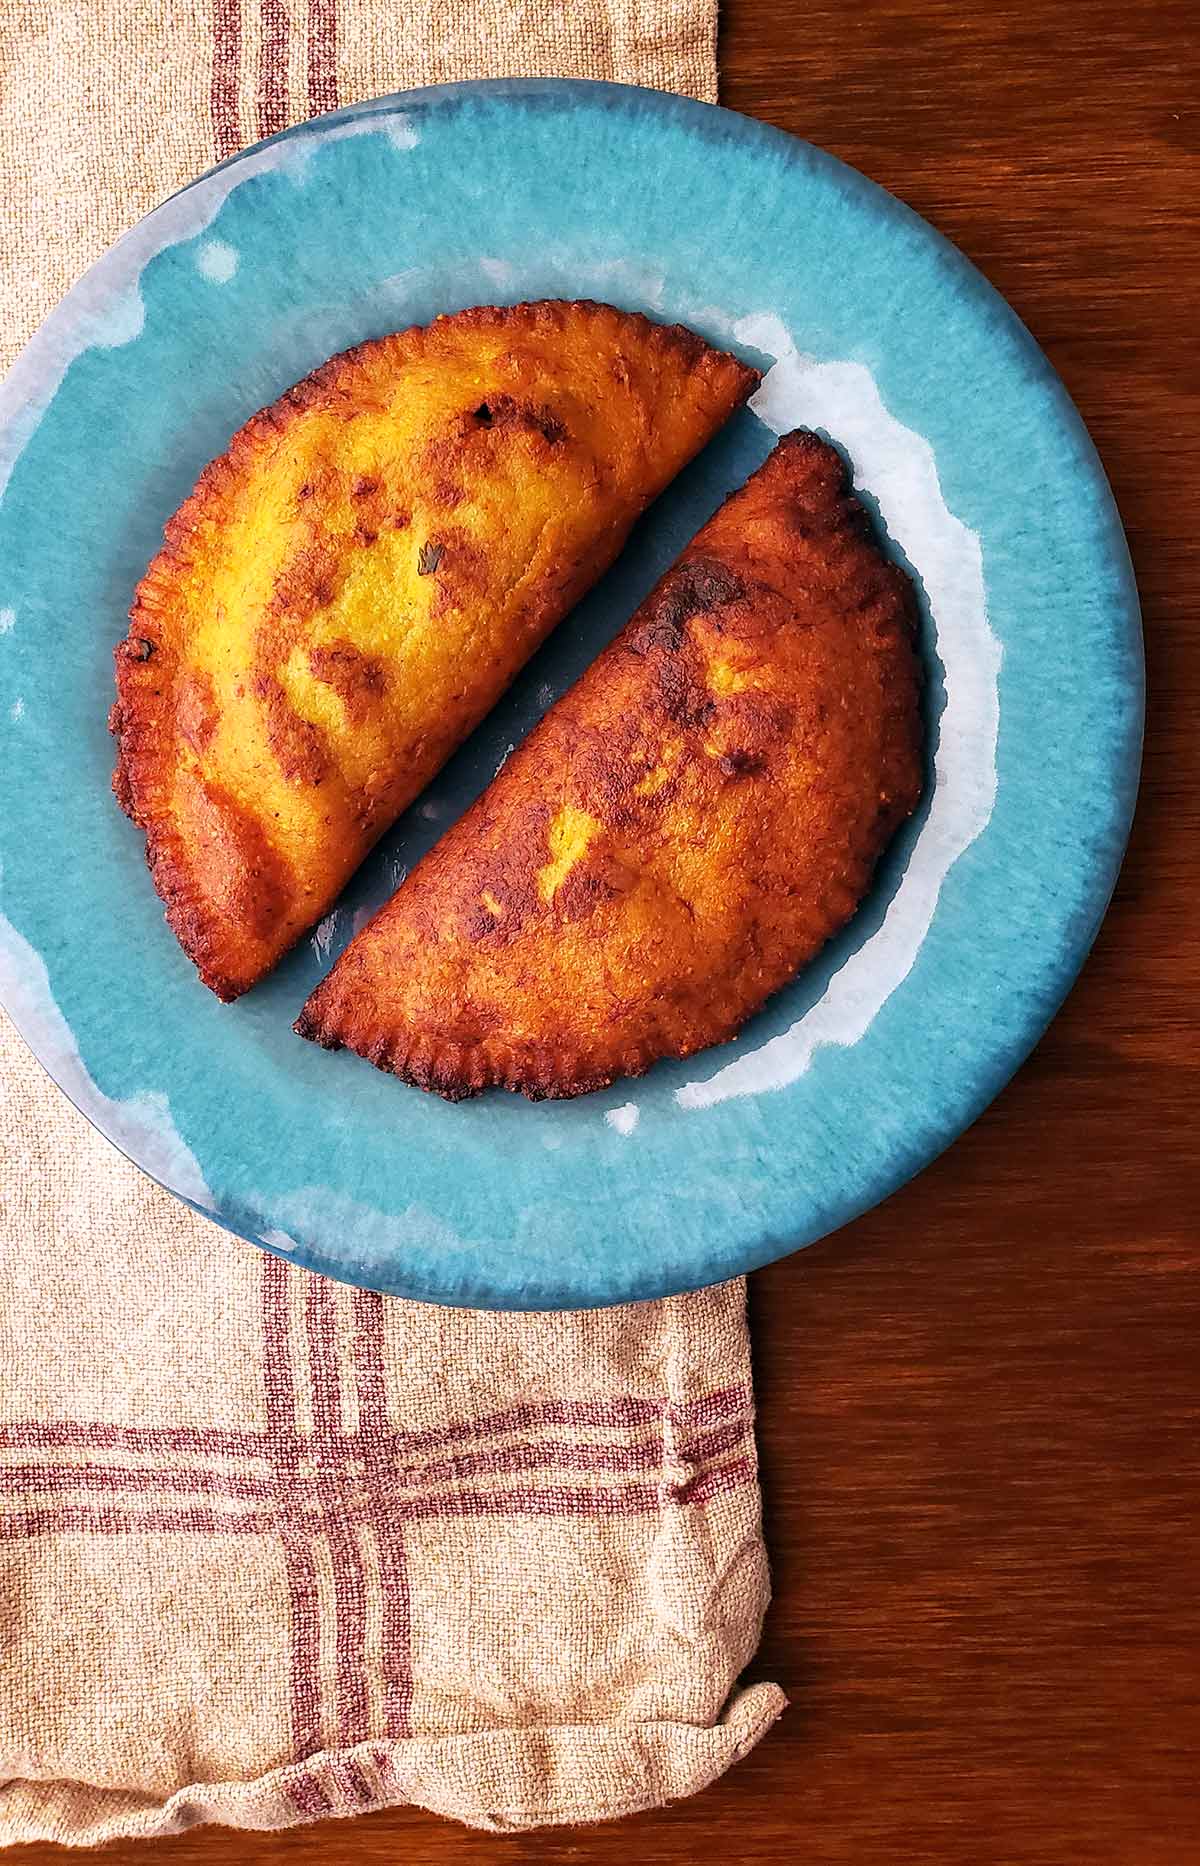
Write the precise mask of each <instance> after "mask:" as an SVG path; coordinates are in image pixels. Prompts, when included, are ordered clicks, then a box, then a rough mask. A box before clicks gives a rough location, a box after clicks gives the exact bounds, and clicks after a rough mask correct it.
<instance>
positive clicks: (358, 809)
mask: <svg viewBox="0 0 1200 1866" xmlns="http://www.w3.org/2000/svg"><path fill="white" fill-rule="evenodd" d="M756 381H757V376H756V374H755V372H754V371H753V370H750V369H747V368H746V367H745V366H744V365H742V364H741V363H739V362H737V361H736V360H735V359H734V358H733V357H730V356H727V355H725V354H723V353H722V352H720V351H716V350H713V349H711V348H710V347H709V346H708V345H707V344H705V343H704V342H703V341H702V340H701V339H700V338H699V337H697V336H695V335H694V334H693V333H692V332H690V331H687V330H684V329H683V328H682V327H681V326H678V325H675V326H671V327H664V326H660V325H655V324H652V323H650V322H649V321H648V320H647V319H645V318H643V317H640V316H635V315H631V314H627V313H623V312H619V311H616V310H614V309H613V308H612V307H611V306H606V305H596V304H589V303H578V304H569V303H553V302H547V303H541V304H527V305H518V306H516V307H514V308H512V309H507V310H506V309H494V308H490V307H478V308H476V309H474V310H470V311H464V312H460V313H458V314H457V315H455V316H453V317H446V318H439V319H438V320H437V321H436V322H435V323H434V324H432V325H430V326H429V327H428V328H427V329H414V330H408V331H404V332H401V333H399V334H398V335H395V336H390V337H384V338H380V339H379V340H377V341H375V342H371V343H366V344H363V345H362V346H361V347H360V348H358V349H356V350H351V351H348V352H347V353H346V354H345V355H343V356H340V357H335V358H333V359H332V360H331V361H330V362H329V363H326V364H325V365H324V366H323V367H322V368H321V369H319V370H317V371H316V373H315V374H314V375H312V376H310V377H308V378H307V380H306V381H304V382H301V383H299V384H298V385H297V386H296V387H295V388H293V389H290V390H289V391H288V392H287V394H286V395H284V396H283V397H282V399H281V400H280V401H278V402H277V403H276V404H275V405H274V406H273V407H271V408H268V409H265V410H264V411H262V412H261V413H260V414H258V415H255V416H254V418H253V419H252V420H251V421H250V422H249V423H248V424H247V425H246V426H245V427H244V428H243V429H242V430H241V431H240V432H239V433H238V434H237V435H236V436H235V437H234V440H233V442H232V444H231V446H230V448H229V451H228V452H227V453H226V454H224V455H223V456H222V457H221V458H220V459H218V460H215V461H214V462H213V463H212V464H211V465H210V466H209V467H207V468H206V470H205V471H204V473H203V474H202V475H201V477H200V480H199V482H198V484H197V486H196V489H195V491H194V492H193V494H192V496H191V497H190V498H189V499H188V501H187V502H186V503H185V504H184V505H183V506H182V507H181V509H180V510H179V512H177V513H176V515H175V517H174V518H173V519H172V520H171V521H170V523H169V524H168V526H167V528H166V543H165V547H164V549H163V550H162V552H161V553H160V554H159V556H158V557H157V558H156V559H155V560H154V562H153V563H152V564H151V565H150V568H149V569H148V570H147V572H146V575H145V577H144V578H143V579H142V582H141V584H140V585H139V587H138V591H137V596H136V600H135V602H134V605H133V610H132V620H131V624H130V630H129V635H128V638H127V639H126V640H125V641H124V642H122V643H121V644H120V646H119V647H118V649H117V653H116V673H117V702H116V705H115V707H114V708H113V713H112V718H111V724H112V728H113V731H114V732H115V733H116V735H117V739H118V747H119V750H118V759H117V769H116V772H115V774H114V778H113V788H114V790H115V791H116V794H117V797H118V799H119V801H120V802H121V804H122V806H123V807H124V809H125V810H126V811H127V812H128V814H129V815H130V816H131V817H132V818H133V820H134V822H135V823H137V824H139V825H140V826H141V827H142V828H143V829H144V830H145V832H146V840H147V848H146V855H147V860H148V862H149V864H150V867H151V870H152V873H153V876H154V882H155V886H156V887H157V888H158V891H159V893H160V894H161V896H162V897H163V900H164V901H165V902H166V904H167V918H168V920H169V921H170V924H171V926H172V927H173V929H174V931H175V933H176V935H177V937H178V939H179V941H180V943H181V945H182V946H183V948H184V950H185V951H186V952H187V953H188V955H189V956H190V957H191V958H192V959H193V960H194V962H195V964H196V965H197V967H198V969H199V971H200V975H201V977H202V978H203V980H204V982H205V984H207V985H209V986H210V987H211V988H212V989H213V990H214V991H215V992H217V994H218V995H219V996H221V997H223V998H233V997H236V996H237V995H238V994H239V993H240V992H242V991H245V990H246V989H247V988H248V987H249V986H250V985H253V984H254V983H255V982H256V980H258V979H259V978H261V977H262V976H263V974H264V973H266V972H267V971H269V970H270V968H271V967H272V966H273V965H274V964H275V962H276V961H277V960H278V959H279V958H280V957H281V955H282V954H283V953H284V952H285V951H286V950H287V949H288V947H289V946H291V945H292V944H293V942H294V941H295V940H296V939H297V938H298V937H299V936H300V935H301V934H302V933H303V932H304V931H305V930H306V929H307V928H309V927H310V926H312V925H313V924H314V922H315V921H317V920H318V919H319V918H320V917H321V916H322V914H324V913H325V912H326V911H327V910H328V909H329V907H330V906H331V905H332V903H333V901H334V900H335V898H336V896H337V894H338V893H339V891H340V889H341V888H342V886H343V885H344V883H345V882H346V880H347V879H348V877H349V876H350V874H351V873H352V872H353V870H354V869H355V868H356V867H357V866H358V864H359V862H360V861H361V860H362V858H363V856H364V855H365V854H366V853H367V851H368V849H369V848H370V847H371V845H372V844H373V843H374V842H375V841H376V839H377V838H378V836H379V835H380V834H382V832H383V831H384V830H385V829H386V828H387V827H388V826H389V825H390V824H391V823H392V822H393V821H394V820H395V818H396V817H397V816H398V815H399V814H400V812H401V811H402V810H403V809H405V808H406V807H407V805H408V804H409V803H411V801H412V800H413V798H414V797H415V796H416V795H417V793H418V792H419V791H420V790H421V789H422V788H423V787H424V786H425V784H427V783H428V781H429V780H430V778H431V777H432V776H433V775H434V773H435V772H436V771H437V770H438V768H439V767H440V766H441V765H442V764H443V763H444V762H445V760H446V759H447V758H448V757H449V755H450V754H451V752H453V751H454V750H455V748H456V747H457V746H458V745H459V744H460V743H461V742H462V740H463V739H464V738H465V737H466V736H467V734H468V733H469V732H470V731H471V730H472V729H473V728H474V727H475V726H476V725H477V724H478V722H479V721H480V719H482V718H483V716H484V714H485V713H486V712H487V711H488V710H489V708H490V707H491V706H492V705H493V704H494V703H495V701H496V700H497V699H498V697H499V695H500V694H501V693H502V692H503V690H504V688H505V687H506V686H507V685H508V683H509V681H510V680H511V679H512V677H513V675H514V674H515V673H516V672H517V670H518V669H519V668H520V667H521V666H522V664H523V663H524V662H525V661H526V660H527V659H528V657H529V655H530V654H532V652H533V651H534V649H535V648H536V647H537V646H538V645H539V643H540V642H541V641H542V640H543V639H544V637H545V636H546V635H547V634H548V632H549V631H550V629H551V628H553V627H554V626H555V624H556V623H557V622H559V621H560V620H561V619H562V617H563V616H564V615H565V614H566V612H567V611H568V609H570V608H571V606H572V605H573V604H574V603H575V602H577V601H578V599H579V598H580V597H581V596H582V595H583V594H584V593H585V591H586V590H587V589H588V588H589V587H590V586H591V584H592V583H593V582H594V581H595V580H596V578H597V577H598V576H599V575H600V574H601V573H602V572H603V571H604V570H606V569H607V567H608V566H609V564H610V563H611V562H612V560H613V559H614V558H615V557H616V555H617V553H618V552H619V550H620V549H621V546H622V545H623V544H624V542H625V539H626V537H627V535H628V532H629V529H630V527H631V525H632V524H633V522H634V521H635V519H636V518H637V517H638V516H639V515H640V513H641V512H642V511H643V510H644V508H645V507H646V505H647V504H648V503H649V502H650V500H651V499H653V498H654V497H656V496H657V494H658V493H659V492H661V491H662V489H663V487H664V486H666V485H667V483H668V482H669V481H670V480H671V479H672V478H674V476H675V474H676V473H677V472H678V471H679V470H680V468H681V467H683V466H684V465H685V464H686V463H687V461H689V460H690V459H691V458H692V456H693V455H694V454H696V453H697V452H698V451H699V449H700V448H701V447H703V446H704V445H705V443H706V442H707V441H708V440H709V439H710V438H711V437H712V435H713V434H714V433H715V432H716V430H717V429H718V428H719V427H720V426H721V425H722V424H723V423H724V421H725V420H726V419H727V418H728V417H729V415H730V414H731V413H732V412H733V410H734V409H735V408H736V407H737V406H738V404H739V403H740V402H742V401H743V400H744V399H745V397H746V396H747V395H748V394H749V393H750V391H751V389H752V388H753V387H754V384H755V382H756Z"/></svg>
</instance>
